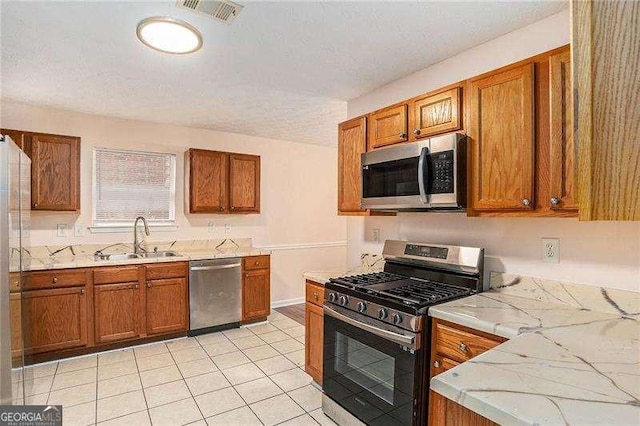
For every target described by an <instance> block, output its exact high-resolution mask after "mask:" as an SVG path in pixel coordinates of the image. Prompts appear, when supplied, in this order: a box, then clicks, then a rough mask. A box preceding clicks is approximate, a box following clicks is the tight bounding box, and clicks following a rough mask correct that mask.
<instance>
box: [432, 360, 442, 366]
mask: <svg viewBox="0 0 640 426" xmlns="http://www.w3.org/2000/svg"><path fill="white" fill-rule="evenodd" d="M433 366H434V367H435V368H440V361H438V360H435V361H433Z"/></svg>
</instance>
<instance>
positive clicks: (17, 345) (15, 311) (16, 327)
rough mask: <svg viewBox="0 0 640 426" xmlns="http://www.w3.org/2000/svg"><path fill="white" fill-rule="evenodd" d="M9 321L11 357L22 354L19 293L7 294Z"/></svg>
mask: <svg viewBox="0 0 640 426" xmlns="http://www.w3.org/2000/svg"><path fill="white" fill-rule="evenodd" d="M9 311H10V316H9V321H10V327H11V357H12V358H16V357H19V356H22V301H21V297H20V293H11V294H10V295H9Z"/></svg>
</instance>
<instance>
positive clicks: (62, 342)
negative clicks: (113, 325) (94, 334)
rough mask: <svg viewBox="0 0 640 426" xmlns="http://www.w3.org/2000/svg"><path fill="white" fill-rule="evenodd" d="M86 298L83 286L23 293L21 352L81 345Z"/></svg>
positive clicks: (85, 313)
mask: <svg viewBox="0 0 640 426" xmlns="http://www.w3.org/2000/svg"><path fill="white" fill-rule="evenodd" d="M86 299H87V296H86V294H85V288H84V287H70V288H60V289H52V290H34V291H24V292H23V293H22V318H23V330H22V332H23V337H24V350H25V353H34V354H35V353H40V352H47V351H55V350H60V349H67V348H76V347H80V346H85V345H86V344H87V300H86Z"/></svg>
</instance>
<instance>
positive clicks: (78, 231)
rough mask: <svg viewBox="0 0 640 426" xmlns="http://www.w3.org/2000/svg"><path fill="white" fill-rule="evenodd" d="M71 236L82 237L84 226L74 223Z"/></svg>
mask: <svg viewBox="0 0 640 426" xmlns="http://www.w3.org/2000/svg"><path fill="white" fill-rule="evenodd" d="M73 234H74V235H75V236H76V237H82V236H84V225H82V224H81V223H76V224H75V226H74V228H73Z"/></svg>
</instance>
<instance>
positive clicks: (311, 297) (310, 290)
mask: <svg viewBox="0 0 640 426" xmlns="http://www.w3.org/2000/svg"><path fill="white" fill-rule="evenodd" d="M305 293H306V301H307V302H309V303H313V304H314V305H318V306H322V304H323V303H324V287H323V286H321V285H320V284H316V283H314V282H313V281H309V280H307V286H306V292H305Z"/></svg>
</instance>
